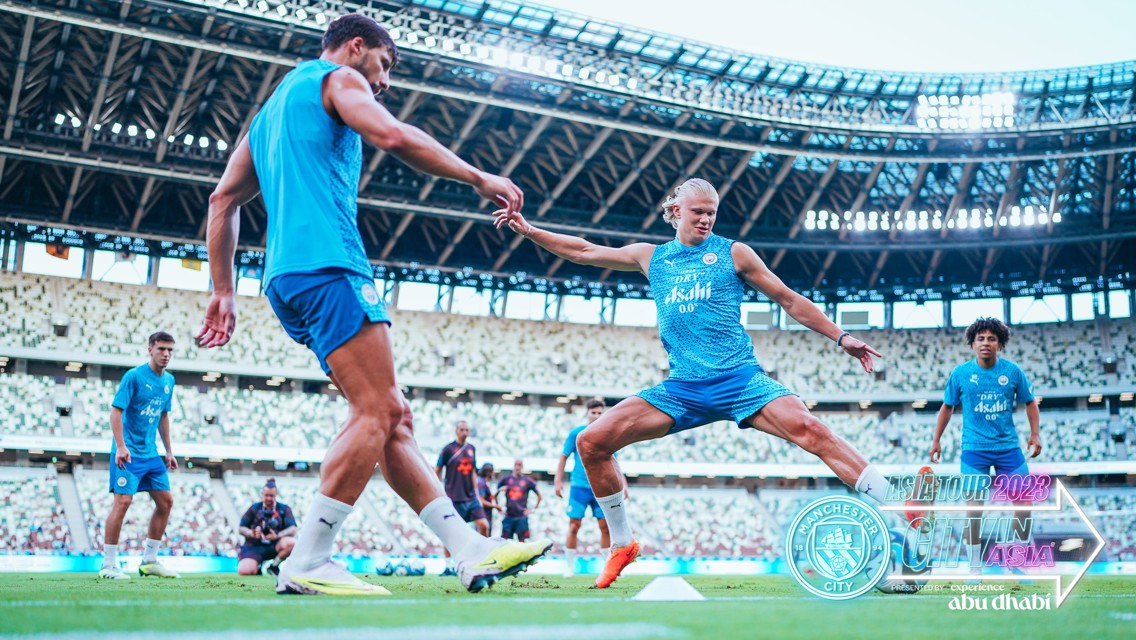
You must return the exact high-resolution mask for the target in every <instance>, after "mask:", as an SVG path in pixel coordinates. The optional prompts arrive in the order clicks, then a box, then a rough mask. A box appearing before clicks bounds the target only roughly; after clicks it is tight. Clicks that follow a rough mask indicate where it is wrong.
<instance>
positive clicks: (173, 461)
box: [166, 454, 178, 471]
mask: <svg viewBox="0 0 1136 640" xmlns="http://www.w3.org/2000/svg"><path fill="white" fill-rule="evenodd" d="M166 468H167V469H169V470H170V471H177V468H178V459H177V458H175V457H174V456H173V455H172V454H170V455H167V456H166Z"/></svg>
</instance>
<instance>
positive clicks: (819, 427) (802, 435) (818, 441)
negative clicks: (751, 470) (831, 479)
mask: <svg viewBox="0 0 1136 640" xmlns="http://www.w3.org/2000/svg"><path fill="white" fill-rule="evenodd" d="M744 422H746V423H747V424H749V425H750V426H752V427H753V428H754V429H757V430H759V431H764V432H766V433H768V434H771V435H775V436H777V437H778V438H783V439H785V440H788V441H789V442H792V443H793V444H795V445H797V446H798V447H800V448H802V449H804V450H805V451H808V452H809V453H811V454H813V455H815V456H816V457H818V458H820V459H821V461H822V462H824V463H825V464H826V465H828V468H829V469H832V471H833V472H834V473H835V474H836V477H838V478H840V479H841V480H842V481H844V484H847V485H848V486H850V487H853V488H855V487H856V481H857V480H859V478H860V474H861V473H863V471H864V469H865V468H866V467H867V466H868V461H867V460H865V459H864V457H863V456H861V455H860V453H859V452H858V451H856V449H855V448H853V447H852V445H850V444H848V442H847V441H845V440H844V439H843V438H841V437H840V436H838V435H836V434H835V433H833V432H832V429H829V428H828V426H827V425H825V424H824V423H823V422H821V421H820V420H818V419H817V418H816V416H814V415H813V414H811V413H809V410H808V409H807V408H805V404H804V403H803V402H801V399H800V398H798V397H797V396H781V397H780V398H777V399H775V400H773V401H771V402H770V403H769V404H767V405H765V407H764V408H762V409H761V411H758V412H757V413H755V414H753V415H752V416H750V417H749V418H747V419H746V420H745V421H744ZM581 435H583V434H581Z"/></svg>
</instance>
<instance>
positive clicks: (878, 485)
mask: <svg viewBox="0 0 1136 640" xmlns="http://www.w3.org/2000/svg"><path fill="white" fill-rule="evenodd" d="M856 490H857V491H859V492H860V493H863V494H864V495H866V496H868V497H869V498H871V499H873V500H875V501H876V502H878V503H880V504H884V501H885V500H887V490H888V479H887V478H885V477H884V474H882V473H880V470H879V469H877V468H876V465H874V464H870V465H868V466H866V467H864V471H862V472H861V473H860V478H859V479H858V480H856Z"/></svg>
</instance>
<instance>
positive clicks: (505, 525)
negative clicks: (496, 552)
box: [493, 458, 541, 542]
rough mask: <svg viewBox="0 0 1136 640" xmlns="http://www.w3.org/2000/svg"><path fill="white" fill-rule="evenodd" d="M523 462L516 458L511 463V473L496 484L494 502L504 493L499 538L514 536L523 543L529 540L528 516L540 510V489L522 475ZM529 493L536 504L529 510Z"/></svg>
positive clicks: (523, 469)
mask: <svg viewBox="0 0 1136 640" xmlns="http://www.w3.org/2000/svg"><path fill="white" fill-rule="evenodd" d="M524 471H525V461H524V460H521V459H520V458H517V459H516V460H514V461H513V473H512V474H510V475H507V476H505V477H504V478H501V481H500V482H498V483H497V494H496V495H494V496H493V499H494V501H496V500H498V499H499V496H500V495H501V492H502V491H504V492H505V517H504V518H503V519H502V520H501V537H502V538H505V539H506V540H508V539H509V538H512V537H513V536H516V538H517V540H520V541H522V542H524V541H525V540H528V539H529V514H530V513H532V512H533V511H536V510H537V509H539V508H540V501H541V495H540V489H538V488H537V486H536V481H535V480H533V479H532V478H530V477H528V476H526V475H525V474H524ZM529 493H535V494H536V504H535V505H533V508H532V509H529Z"/></svg>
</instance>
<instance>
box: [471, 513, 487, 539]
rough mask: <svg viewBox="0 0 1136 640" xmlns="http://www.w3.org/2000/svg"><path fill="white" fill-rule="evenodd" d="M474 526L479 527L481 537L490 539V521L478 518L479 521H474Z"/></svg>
mask: <svg viewBox="0 0 1136 640" xmlns="http://www.w3.org/2000/svg"><path fill="white" fill-rule="evenodd" d="M473 524H474V525H475V526H476V527H477V532H478V533H480V534H481V535H483V536H485V537H489V521H488V520H486V519H485V518H478V519H477V520H474V521H473Z"/></svg>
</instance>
